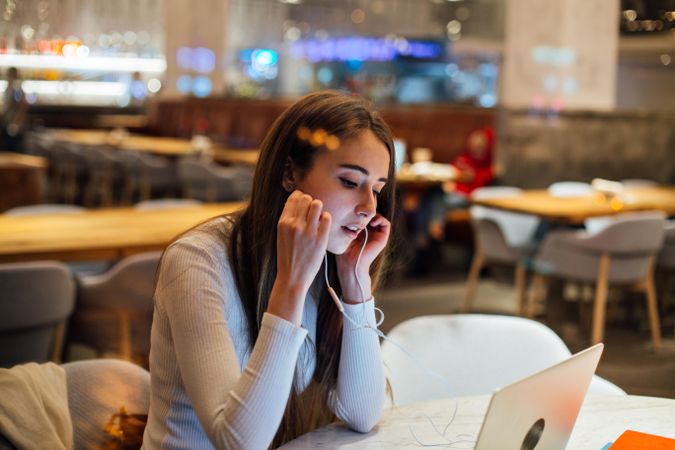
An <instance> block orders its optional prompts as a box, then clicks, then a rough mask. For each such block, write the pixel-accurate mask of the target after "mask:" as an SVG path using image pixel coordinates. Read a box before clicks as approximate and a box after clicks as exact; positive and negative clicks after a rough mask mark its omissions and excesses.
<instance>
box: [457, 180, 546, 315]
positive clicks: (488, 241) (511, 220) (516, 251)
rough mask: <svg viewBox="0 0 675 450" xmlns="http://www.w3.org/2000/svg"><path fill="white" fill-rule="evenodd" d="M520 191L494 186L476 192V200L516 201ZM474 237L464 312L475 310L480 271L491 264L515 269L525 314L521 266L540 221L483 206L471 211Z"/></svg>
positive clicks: (519, 304)
mask: <svg viewBox="0 0 675 450" xmlns="http://www.w3.org/2000/svg"><path fill="white" fill-rule="evenodd" d="M520 192H521V190H520V189H518V188H515V187H508V186H495V187H483V188H479V189H476V190H475V191H474V192H473V193H472V195H471V198H472V199H474V200H480V199H487V198H500V197H515V196H518V195H519V194H520ZM470 214H471V222H472V225H473V229H474V236H475V253H474V257H473V260H472V262H471V269H470V271H469V277H468V279H467V288H466V294H465V297H464V305H463V311H464V312H468V311H470V310H471V309H472V303H473V300H474V296H475V292H476V284H477V283H478V277H479V275H480V271H481V269H482V268H483V266H484V265H486V264H488V263H499V264H507V265H513V266H515V267H516V274H515V283H516V289H517V292H518V309H519V311H520V314H524V313H525V275H526V273H525V266H524V265H523V264H521V263H520V261H521V259H522V258H523V256H524V255H527V254H529V253H531V251H532V250H531V249H532V246H533V244H532V238H533V236H534V233H535V231H536V229H537V227H538V225H539V219H538V218H537V217H535V216H530V215H526V214H516V213H512V212H508V211H500V210H497V209H493V208H486V207H483V206H475V205H474V206H472V207H471V208H470Z"/></svg>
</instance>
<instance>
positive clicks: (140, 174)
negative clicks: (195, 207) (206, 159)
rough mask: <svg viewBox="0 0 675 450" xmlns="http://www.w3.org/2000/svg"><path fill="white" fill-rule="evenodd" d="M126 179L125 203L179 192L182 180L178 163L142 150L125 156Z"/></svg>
mask: <svg viewBox="0 0 675 450" xmlns="http://www.w3.org/2000/svg"><path fill="white" fill-rule="evenodd" d="M123 161H124V166H125V171H126V180H125V187H124V203H132V202H133V200H134V199H136V198H137V199H139V200H141V201H142V200H149V199H151V198H153V197H154V196H161V197H164V196H167V195H168V196H174V195H177V194H179V191H180V180H179V179H178V173H177V170H176V165H175V164H174V163H173V162H172V161H170V160H169V159H167V158H164V157H161V156H156V155H151V154H149V153H144V152H140V151H129V152H126V154H125V156H124V160H123Z"/></svg>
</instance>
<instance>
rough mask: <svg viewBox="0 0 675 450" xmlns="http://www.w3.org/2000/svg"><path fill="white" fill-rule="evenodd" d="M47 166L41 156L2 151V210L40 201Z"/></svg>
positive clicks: (0, 194)
mask: <svg viewBox="0 0 675 450" xmlns="http://www.w3.org/2000/svg"><path fill="white" fill-rule="evenodd" d="M47 166H48V162H47V160H46V159H45V158H42V157H39V156H31V155H23V154H20V153H12V152H0V212H2V211H5V210H7V209H9V208H13V207H15V206H22V205H30V204H33V203H40V202H41V201H42V190H43V187H44V186H43V184H44V174H45V171H46V170H47Z"/></svg>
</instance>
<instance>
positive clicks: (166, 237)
mask: <svg viewBox="0 0 675 450" xmlns="http://www.w3.org/2000/svg"><path fill="white" fill-rule="evenodd" d="M243 206H244V204H243V203H217V204H204V205H198V206H190V207H181V208H172V209H164V210H152V211H139V210H136V209H133V208H109V209H99V210H91V211H86V212H83V213H78V214H45V215H40V216H18V217H3V216H2V215H0V262H16V261H32V260H42V259H56V260H60V261H77V260H96V259H101V260H108V259H118V258H121V257H124V256H126V255H129V254H132V253H138V252H143V251H150V250H162V249H164V248H165V247H166V246H167V245H168V244H169V243H170V242H172V241H173V240H174V239H175V238H176V236H178V235H179V234H181V233H183V232H184V231H186V230H188V229H190V228H191V227H193V226H195V225H197V224H199V223H201V222H204V221H206V220H208V219H209V218H211V217H215V216H218V215H221V214H225V213H229V212H232V211H235V210H237V209H239V208H242V207H243Z"/></svg>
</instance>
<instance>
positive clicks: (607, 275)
mask: <svg viewBox="0 0 675 450" xmlns="http://www.w3.org/2000/svg"><path fill="white" fill-rule="evenodd" d="M664 217H665V216H664V214H663V213H661V212H642V213H626V214H622V215H620V216H617V217H616V218H615V219H614V220H613V221H612V223H611V224H609V225H608V226H607V227H606V228H604V229H603V230H602V231H600V232H598V233H595V234H590V233H588V232H585V231H569V230H561V231H551V232H550V233H549V234H548V235H547V236H546V238H545V239H544V242H543V243H542V246H541V247H540V250H539V252H538V253H537V255H536V256H535V258H534V260H533V264H532V269H533V271H534V273H535V276H534V278H533V280H532V286H531V290H530V296H529V300H528V315H530V316H532V315H533V313H534V308H535V305H536V303H537V300H538V299H537V295H538V293H539V292H542V291H544V288H545V285H546V279H547V277H556V278H562V279H567V280H571V281H579V282H587V283H588V282H591V283H595V301H594V311H593V324H592V330H591V341H592V342H593V343H597V342H600V341H602V338H603V330H604V324H605V309H606V302H607V293H608V288H609V286H610V285H628V286H632V287H635V288H637V289H639V290H641V291H643V292H645V294H646V296H647V310H648V314H649V322H650V327H651V334H652V342H653V344H654V348H655V349H659V348H660V347H661V333H660V329H659V317H658V310H657V302H656V291H655V288H654V263H655V256H656V253H657V252H658V251H659V249H660V248H661V245H662V243H663V236H664Z"/></svg>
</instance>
